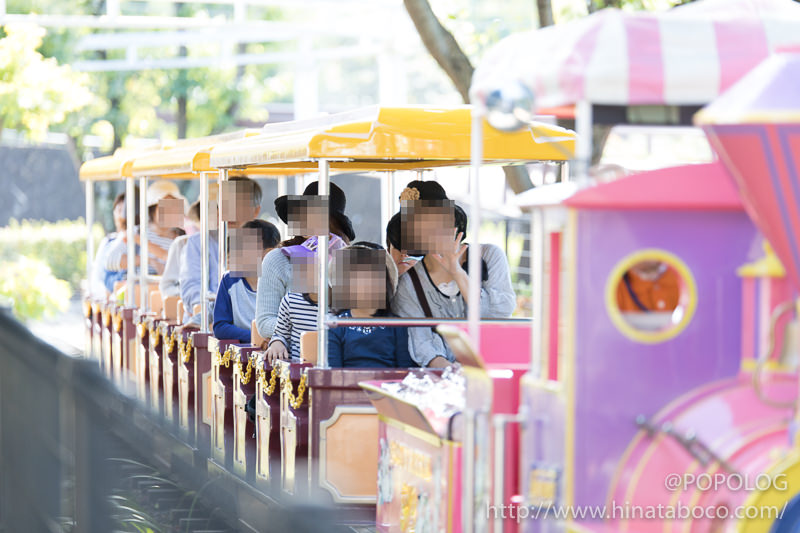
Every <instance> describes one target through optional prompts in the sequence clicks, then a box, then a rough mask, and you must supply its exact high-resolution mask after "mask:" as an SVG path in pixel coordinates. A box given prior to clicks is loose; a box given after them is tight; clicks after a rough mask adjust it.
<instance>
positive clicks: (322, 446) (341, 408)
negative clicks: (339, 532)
mask: <svg viewBox="0 0 800 533" xmlns="http://www.w3.org/2000/svg"><path fill="white" fill-rule="evenodd" d="M303 377H304V378H305V374H304V375H303ZM301 383H302V381H301ZM377 414H378V411H376V410H375V408H374V407H372V406H371V405H337V406H336V408H335V409H334V410H333V413H332V414H331V416H330V418H328V419H327V420H323V421H322V422H320V423H319V486H320V487H322V488H323V489H325V490H327V491H328V492H329V493H330V494H331V496H333V501H334V502H336V503H359V504H373V505H374V504H375V503H376V502H377V494H376V495H375V496H345V495H343V494H342V493H340V492H339V490H338V489H337V488H336V487H335V486H334V485H333V484H332V483H330V482H329V481H328V479H327V478H328V460H327V449H328V442H327V435H328V429H329V428H330V427H331V426H333V425H334V424H335V423H336V422H338V421H339V418H341V416H342V415H377ZM376 483H377V481H376ZM376 490H377V485H376Z"/></svg>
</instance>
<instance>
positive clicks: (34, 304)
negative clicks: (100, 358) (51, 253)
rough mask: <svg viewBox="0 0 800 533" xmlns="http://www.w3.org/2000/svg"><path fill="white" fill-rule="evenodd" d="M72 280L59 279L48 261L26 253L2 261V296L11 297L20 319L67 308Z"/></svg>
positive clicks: (40, 316) (40, 315) (34, 318)
mask: <svg viewBox="0 0 800 533" xmlns="http://www.w3.org/2000/svg"><path fill="white" fill-rule="evenodd" d="M70 295H71V291H70V286H69V283H67V282H66V281H64V280H60V279H56V278H55V276H53V273H52V272H51V270H50V267H49V266H47V264H46V263H44V262H42V261H39V260H37V259H31V258H29V257H25V256H17V257H16V258H14V259H12V260H10V261H9V260H4V261H2V262H0V299H2V300H10V301H11V303H12V308H13V310H14V315H16V316H17V317H18V318H19V319H20V320H23V321H25V320H38V319H40V318H42V317H45V316H53V315H55V314H56V313H58V312H61V311H65V310H66V308H67V307H68V306H69V298H70Z"/></svg>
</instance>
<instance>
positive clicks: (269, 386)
mask: <svg viewBox="0 0 800 533" xmlns="http://www.w3.org/2000/svg"><path fill="white" fill-rule="evenodd" d="M279 373H280V372H279V371H278V367H277V366H273V367H272V373H271V375H270V377H269V383H267V372H266V370H264V367H263V366H262V367H260V368H259V369H258V370H256V379H258V381H260V382H261V388H263V389H264V394H266V395H267V396H272V394H273V393H274V392H275V388H276V386H277V385H278V374H279Z"/></svg>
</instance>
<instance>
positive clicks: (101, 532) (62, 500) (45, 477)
mask: <svg viewBox="0 0 800 533" xmlns="http://www.w3.org/2000/svg"><path fill="white" fill-rule="evenodd" d="M179 448H182V449H183V453H177V451H178V449H179ZM186 448H187V444H186V443H185V442H183V441H182V440H181V439H180V438H179V437H178V436H177V435H176V434H174V433H173V432H172V431H170V429H169V427H168V426H167V425H166V424H164V423H163V422H162V421H161V420H159V419H157V418H155V417H154V416H153V415H151V414H149V413H148V412H147V411H146V409H145V408H144V407H143V406H142V405H140V404H139V403H137V401H136V400H134V399H132V398H129V397H127V396H126V395H124V394H122V393H121V392H120V391H119V390H118V389H117V388H116V387H115V386H114V385H113V384H111V383H110V382H109V381H108V380H107V379H106V378H105V377H104V376H103V375H102V374H101V372H100V370H99V368H98V365H97V364H96V362H93V361H89V360H84V359H78V358H72V357H70V356H67V355H65V354H63V353H61V352H60V351H58V350H57V349H56V348H54V347H52V346H50V345H49V344H46V343H44V342H42V341H41V340H39V339H38V338H37V337H35V336H33V335H32V334H31V333H30V331H29V330H28V329H27V328H25V327H24V326H23V325H22V324H20V323H19V322H17V321H16V320H14V319H13V318H12V317H10V316H9V314H8V313H7V312H5V311H2V310H0V532H3V533H23V532H24V533H38V532H82V533H83V532H86V533H109V532H112V531H153V532H160V531H164V532H166V531H170V532H172V531H181V532H187V533H189V532H192V531H213V532H217V533H227V532H233V531H247V532H254V531H257V532H273V531H275V532H284V531H292V532H293V533H296V532H304V531H308V532H311V531H338V530H340V529H339V528H338V527H336V526H332V525H331V524H333V523H335V522H337V521H338V520H337V519H336V517H335V513H334V511H333V510H330V509H325V508H321V507H316V506H313V505H311V504H308V503H307V502H299V503H298V502H293V503H292V504H291V505H287V504H286V503H285V502H283V503H281V504H279V503H277V500H276V499H273V498H272V497H270V496H268V495H265V494H263V493H261V492H259V491H257V490H255V488H253V487H252V486H250V485H248V484H247V483H245V482H244V481H242V480H239V479H236V478H235V476H219V475H217V476H215V477H211V478H210V477H209V475H208V470H207V467H206V459H207V458H206V457H205V456H204V455H203V454H202V453H200V452H199V451H198V450H193V451H194V459H193V460H192V461H189V462H188V463H187V462H186V461H185V460H182V461H178V460H176V458H177V457H179V456H180V457H183V458H185V457H186V453H185V449H186ZM190 456H191V454H190Z"/></svg>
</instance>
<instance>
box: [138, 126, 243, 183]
mask: <svg viewBox="0 0 800 533" xmlns="http://www.w3.org/2000/svg"><path fill="white" fill-rule="evenodd" d="M258 131H259V130H241V131H234V132H231V133H223V134H220V135H210V136H208V137H200V138H197V139H181V140H179V141H176V142H175V145H174V146H173V147H171V148H169V149H166V150H159V151H157V152H154V153H151V154H148V155H144V156H140V157H135V158H134V159H133V162H132V165H131V173H132V175H133V176H135V177H140V176H147V177H151V178H155V177H165V178H171V179H191V178H196V177H197V173H199V172H211V171H216V169H214V168H211V167H210V166H209V165H208V156H209V152H210V151H211V148H212V147H214V145H216V144H220V143H225V142H229V141H235V140H239V139H244V138H246V137H249V136H253V135H257V134H258Z"/></svg>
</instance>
